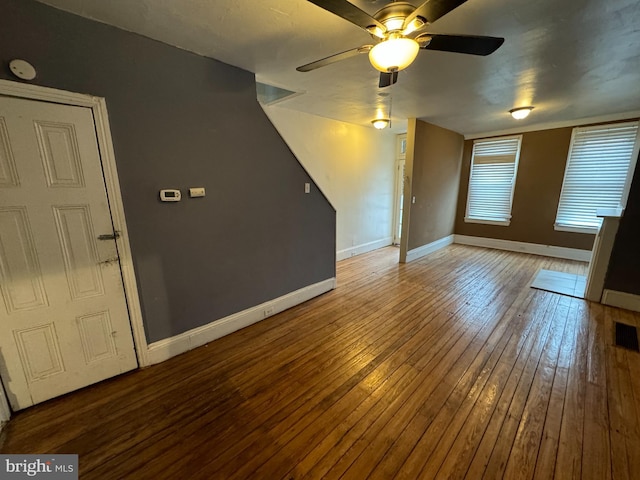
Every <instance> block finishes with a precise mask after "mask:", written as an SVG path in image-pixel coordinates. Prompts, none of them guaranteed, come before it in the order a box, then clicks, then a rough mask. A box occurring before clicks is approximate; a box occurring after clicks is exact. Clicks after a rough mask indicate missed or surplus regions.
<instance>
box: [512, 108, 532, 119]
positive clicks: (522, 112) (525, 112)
mask: <svg viewBox="0 0 640 480" xmlns="http://www.w3.org/2000/svg"><path fill="white" fill-rule="evenodd" d="M531 110H533V107H520V108H512V109H511V110H509V113H510V114H511V116H512V117H513V118H515V119H516V120H522V119H523V118H527V117H528V116H529V114H530V113H531Z"/></svg>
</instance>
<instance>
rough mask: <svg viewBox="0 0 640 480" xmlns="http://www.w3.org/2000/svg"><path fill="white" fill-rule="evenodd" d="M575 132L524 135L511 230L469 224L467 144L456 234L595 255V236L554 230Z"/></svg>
mask: <svg viewBox="0 0 640 480" xmlns="http://www.w3.org/2000/svg"><path fill="white" fill-rule="evenodd" d="M571 131H572V129H571V128H556V129H551V130H541V131H537V132H527V133H524V134H523V136H522V145H521V147H520V161H519V164H518V174H517V178H516V188H515V191H514V196H513V206H512V209H511V216H512V218H511V225H509V226H498V225H484V224H477V223H466V222H465V221H464V215H465V211H466V207H467V193H468V190H469V172H470V168H471V153H472V150H473V140H467V141H465V145H464V153H463V156H462V175H461V177H460V192H459V195H458V209H457V215H456V233H457V234H460V235H471V236H477V237H489V238H498V239H502V240H512V241H518V242H527V243H537V244H541V245H555V246H558V247H569V248H578V249H582V250H591V248H592V246H593V241H594V239H595V236H594V235H589V234H583V233H572V232H558V231H556V230H554V228H553V224H554V222H555V219H556V211H557V209H558V200H559V199H560V192H561V191H562V179H563V178H564V170H565V166H566V163H567V155H568V153H569V145H570V143H571Z"/></svg>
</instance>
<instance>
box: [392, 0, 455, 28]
mask: <svg viewBox="0 0 640 480" xmlns="http://www.w3.org/2000/svg"><path fill="white" fill-rule="evenodd" d="M466 1H467V0H427V1H426V2H424V3H423V4H422V5H420V6H419V7H418V8H416V9H415V10H414V11H413V12H412V13H411V14H410V15H409V16H408V17H407V18H406V19H405V20H404V28H407V27H408V26H409V25H410V24H411V22H413V20H414V19H415V18H416V17H422V18H424V19H425V20H426V21H427V22H429V23H433V22H435V21H436V20H438V19H439V18H440V17H442V16H444V15H446V14H447V13H449V12H450V11H451V10H453V9H454V8H457V7H459V6H460V5H462V4H463V3H464V2H466Z"/></svg>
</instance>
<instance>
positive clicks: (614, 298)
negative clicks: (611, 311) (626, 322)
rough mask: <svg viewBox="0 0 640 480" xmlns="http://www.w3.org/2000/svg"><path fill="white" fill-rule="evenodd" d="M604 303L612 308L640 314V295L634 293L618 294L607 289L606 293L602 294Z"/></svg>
mask: <svg viewBox="0 0 640 480" xmlns="http://www.w3.org/2000/svg"><path fill="white" fill-rule="evenodd" d="M602 303H603V304H604V305H610V306H612V307H619V308H625V309H627V310H633V311H634V312H640V295H634V294H632V293H626V292H618V291H616V290H608V289H606V288H605V290H604V292H602Z"/></svg>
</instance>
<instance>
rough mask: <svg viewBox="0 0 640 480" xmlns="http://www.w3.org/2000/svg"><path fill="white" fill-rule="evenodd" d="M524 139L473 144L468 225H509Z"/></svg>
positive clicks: (478, 141)
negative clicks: (521, 143)
mask: <svg viewBox="0 0 640 480" xmlns="http://www.w3.org/2000/svg"><path fill="white" fill-rule="evenodd" d="M521 140H522V136H517V137H503V138H499V139H495V140H477V141H476V142H475V143H474V144H473V154H472V157H471V174H470V177H469V193H468V196H467V213H466V215H465V221H466V222H475V223H490V224H497V225H509V223H510V221H511V203H512V201H513V189H514V186H515V183H516V173H517V171H518V158H519V156H520V142H521Z"/></svg>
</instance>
